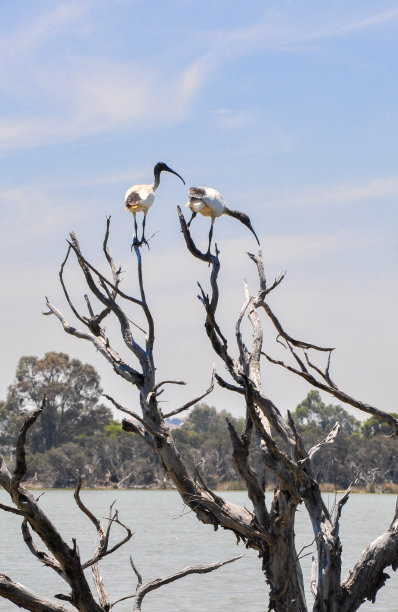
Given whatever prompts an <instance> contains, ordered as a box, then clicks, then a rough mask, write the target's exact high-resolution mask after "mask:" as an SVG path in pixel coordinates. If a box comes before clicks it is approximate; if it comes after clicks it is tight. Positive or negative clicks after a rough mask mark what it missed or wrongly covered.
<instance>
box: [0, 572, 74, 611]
mask: <svg viewBox="0 0 398 612" xmlns="http://www.w3.org/2000/svg"><path fill="white" fill-rule="evenodd" d="M0 596H1V597H5V598H6V599H8V600H9V601H11V602H12V603H13V604H15V605H16V606H18V607H19V608H24V609H25V610H31V612H70V608H65V607H64V606H61V605H60V604H57V603H54V602H52V601H51V600H50V599H47V598H45V597H42V596H41V595H38V594H37V593H35V592H34V591H31V590H30V589H28V588H27V587H25V586H23V585H22V584H19V583H18V582H14V581H13V580H11V578H9V577H8V576H6V575H5V574H0Z"/></svg>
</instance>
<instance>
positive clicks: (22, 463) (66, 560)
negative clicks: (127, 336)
mask: <svg viewBox="0 0 398 612" xmlns="http://www.w3.org/2000/svg"><path fill="white" fill-rule="evenodd" d="M108 235H109V220H108V224H107V233H106V237H105V241H104V253H105V256H106V258H107V260H108V263H109V265H110V267H111V270H112V275H113V277H112V279H113V285H114V286H113V287H111V289H109V288H108V286H106V289H105V293H106V295H107V299H108V300H109V302H110V305H108V306H105V308H103V309H102V310H101V312H100V313H99V315H94V312H93V309H92V306H91V303H90V300H89V298H88V296H85V297H86V303H87V306H88V310H89V313H90V316H89V317H80V315H79V314H78V312H77V311H76V310H75V308H74V307H73V304H72V302H71V300H70V298H69V295H68V293H67V289H66V286H65V284H64V281H63V271H64V267H65V263H66V261H67V259H68V256H69V250H68V254H67V257H66V259H65V261H64V262H63V264H62V266H61V272H60V279H61V284H62V286H63V288H64V292H65V295H66V298H67V300H68V303H69V305H70V306H71V308H72V310H73V312H74V314H75V315H76V316H77V317H78V318H79V320H80V321H81V322H83V323H84V324H85V325H86V326H87V328H88V330H89V335H88V336H87V337H89V338H92V340H93V343H94V344H95V345H96V346H97V347H99V346H100V347H101V348H102V350H103V351H104V352H105V353H106V354H108V355H109V356H110V360H111V362H112V363H114V365H115V370H116V371H117V372H118V373H120V374H121V375H124V376H125V377H127V378H128V379H129V380H135V374H134V370H133V369H132V368H131V369H129V368H124V364H123V363H122V362H121V360H119V363H118V361H117V358H116V355H117V353H116V352H115V351H112V349H111V348H110V347H108V346H107V345H106V339H105V334H104V332H103V329H102V327H101V322H102V321H103V319H105V318H106V317H107V316H108V315H109V314H110V313H111V312H114V310H113V308H114V306H113V305H114V302H115V298H116V297H117V295H118V285H119V282H120V270H117V269H116V267H115V266H114V264H113V260H112V258H111V255H110V252H109V249H108V246H107V242H108ZM75 244H77V243H76V242H75ZM85 269H86V270H88V269H89V268H88V267H87V268H85ZM103 286H105V281H104V282H103ZM133 301H134V300H133ZM138 302H139V303H141V302H140V301H138ZM57 312H58V311H57ZM148 313H149V311H148ZM59 316H60V317H61V320H64V319H63V318H62V317H63V315H60V314H59ZM120 320H121V322H122V323H123V325H124V324H125V323H126V319H125V317H124V315H123V313H121V312H120ZM75 332H76V333H75ZM75 332H73V333H74V335H77V336H78V337H82V336H80V333H79V332H78V331H77V330H75ZM83 337H86V335H85V334H83ZM104 339H105V342H104ZM152 341H153V338H152ZM140 354H141V357H142V355H143V351H142V352H141V353H140ZM142 363H143V364H144V363H146V362H145V361H142ZM138 378H139V380H140V381H141V380H142V381H143V380H144V377H140V376H138ZM213 379H214V375H213V377H212V382H211V386H210V388H209V390H208V391H207V392H206V393H205V394H204V395H203V396H202V397H204V396H205V395H207V394H208V393H210V391H211V390H212V388H213V384H214V380H213ZM166 382H170V381H165V382H164V383H160V384H159V385H158V389H159V388H160V386H162V385H163V384H165V383H166ZM158 392H159V391H158ZM198 399H199V400H200V399H201V397H200V398H198ZM187 407H189V406H185V408H187ZM45 408H46V400H45V398H44V399H43V402H42V405H41V407H40V408H39V409H37V410H36V411H35V412H33V413H32V414H31V415H30V416H28V417H27V418H26V420H25V422H24V424H23V426H22V428H21V431H20V433H19V436H18V439H17V442H16V449H15V458H16V460H15V468H14V471H13V472H11V471H10V470H9V469H8V468H7V466H6V465H5V463H4V461H3V459H2V457H1V456H0V486H1V487H3V488H4V489H5V491H7V493H8V494H9V496H10V502H11V505H7V504H3V503H2V504H0V510H3V511H5V512H9V513H12V514H16V515H18V516H20V517H21V520H22V526H21V530H22V537H23V540H24V542H25V544H26V546H27V548H28V549H29V551H30V552H31V553H32V555H33V556H34V557H36V558H37V559H38V561H39V562H40V563H41V564H42V565H44V566H47V567H48V568H51V569H52V570H54V571H55V572H56V573H57V574H58V575H59V576H60V577H61V578H62V579H63V580H64V581H65V583H66V587H67V591H68V592H67V593H58V594H56V595H54V597H55V599H58V600H60V601H64V602H68V604H71V605H73V607H74V608H75V609H77V610H79V611H80V612H110V610H113V609H114V607H115V606H116V605H117V604H118V603H119V602H120V601H123V600H125V599H132V598H134V602H135V603H134V610H141V605H142V600H143V598H144V597H145V595H147V594H148V593H150V592H151V591H153V590H155V589H158V588H160V587H161V586H163V585H164V584H168V583H170V582H174V581H175V580H179V579H180V578H183V577H184V576H187V575H188V574H194V573H197V574H201V573H207V572H212V571H214V570H216V569H218V568H220V567H222V566H223V565H225V564H227V563H231V562H233V561H236V560H237V559H239V558H240V556H241V555H240V556H238V557H234V558H232V559H227V560H225V561H220V562H217V563H212V564H210V565H203V566H197V567H187V568H184V569H183V570H180V571H179V572H176V573H175V574H173V575H171V576H167V577H165V578H159V579H157V580H154V581H152V582H150V583H148V584H146V585H143V584H142V580H141V581H139V584H138V585H137V588H136V591H135V593H133V594H131V595H127V596H125V597H121V598H120V599H118V600H117V601H115V602H113V603H111V602H110V600H109V597H108V594H107V591H106V588H105V585H104V582H103V579H102V575H101V572H100V567H99V564H100V562H101V560H102V559H104V558H105V557H107V556H108V555H111V554H113V553H115V552H116V551H117V550H118V549H119V548H120V547H122V546H123V545H125V544H126V543H127V542H129V540H130V539H131V537H132V532H131V530H130V529H129V528H128V527H127V526H126V525H124V524H123V523H122V522H121V521H120V519H119V514H118V511H117V510H116V509H114V508H113V504H112V506H111V508H110V510H109V516H108V525H107V527H106V528H105V527H104V526H103V525H102V523H101V521H100V520H99V519H98V518H97V517H96V516H95V515H94V514H93V513H92V512H91V511H90V510H89V509H88V508H87V506H86V505H85V504H84V503H83V501H82V499H81V497H80V490H81V486H82V478H81V476H78V479H77V485H76V489H75V494H74V497H75V501H76V504H77V506H78V507H79V509H80V510H81V511H82V513H83V514H85V515H86V517H87V518H88V519H89V521H91V523H92V524H93V526H94V528H95V530H96V531H97V535H98V546H97V549H96V550H95V551H94V553H93V555H92V556H91V558H89V559H87V560H85V561H83V560H81V558H80V554H79V548H78V544H77V542H76V540H75V539H73V540H72V543H71V545H69V544H68V543H67V542H65V541H64V540H63V539H62V537H61V535H60V533H59V532H58V530H57V528H56V526H55V525H54V524H53V523H52V522H51V521H50V520H49V519H48V517H47V516H46V514H45V513H44V512H43V510H42V509H41V507H40V504H39V500H38V499H35V498H34V496H33V495H32V494H31V493H30V492H29V491H28V490H27V489H26V488H25V487H24V486H23V485H22V484H21V483H22V480H23V478H24V476H25V473H26V468H27V466H26V459H25V442H26V435H27V432H28V430H29V428H30V427H32V426H34V424H35V422H36V421H37V419H38V418H40V415H41V413H42V412H43V410H45ZM114 524H118V525H120V526H121V527H122V528H123V529H124V530H125V536H124V537H123V538H122V539H121V540H120V541H119V542H117V543H116V544H113V545H112V546H110V545H109V540H110V534H111V530H112V527H113V525H114ZM32 532H34V533H35V539H34V538H33V537H32ZM35 540H36V541H35ZM37 540H39V541H41V543H42V544H43V545H44V547H45V549H44V550H42V549H40V548H39V546H38V544H37V543H36V542H37ZM131 563H132V565H133V567H134V564H133V562H132V560H131ZM89 568H91V570H92V574H93V580H94V584H95V587H96V590H97V595H98V601H97V599H96V598H95V597H94V595H93V593H92V592H91V589H90V586H89V584H88V581H87V578H86V576H85V573H84V572H85V570H87V569H89ZM134 571H136V570H134ZM136 573H137V572H136ZM137 576H139V574H137ZM0 596H1V597H4V598H5V599H8V600H9V601H10V602H12V603H13V604H15V605H16V606H18V607H19V608H24V609H25V610H31V611H32V612H68V610H69V611H70V610H71V608H70V607H65V606H64V605H62V604H61V603H58V602H56V601H52V600H50V599H48V598H47V597H43V596H42V595H41V594H39V593H36V592H34V591H32V590H30V589H28V588H27V587H25V586H24V585H22V584H19V583H18V582H15V581H14V580H12V578H10V577H8V576H6V575H5V574H3V573H0Z"/></svg>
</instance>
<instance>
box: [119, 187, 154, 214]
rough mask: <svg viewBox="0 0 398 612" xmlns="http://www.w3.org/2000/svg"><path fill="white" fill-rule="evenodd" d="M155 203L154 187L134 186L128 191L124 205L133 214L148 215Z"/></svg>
mask: <svg viewBox="0 0 398 612" xmlns="http://www.w3.org/2000/svg"><path fill="white" fill-rule="evenodd" d="M154 201H155V190H154V188H153V185H133V187H130V189H128V190H127V191H126V195H125V198H124V203H125V206H126V208H127V210H129V211H130V212H132V213H137V212H144V213H146V212H147V211H148V210H149V209H150V208H151V206H152V204H153V203H154Z"/></svg>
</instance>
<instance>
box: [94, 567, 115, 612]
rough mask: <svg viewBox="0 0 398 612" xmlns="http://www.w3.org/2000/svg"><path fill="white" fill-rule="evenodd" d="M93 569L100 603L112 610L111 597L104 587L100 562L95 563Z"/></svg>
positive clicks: (104, 607) (106, 608)
mask: <svg viewBox="0 0 398 612" xmlns="http://www.w3.org/2000/svg"><path fill="white" fill-rule="evenodd" d="M91 570H92V572H93V580H94V584H95V588H96V589H97V593H98V597H99V601H100V605H101V606H102V608H103V609H104V610H110V609H111V607H110V601H109V597H108V594H107V592H106V590H105V587H104V581H103V579H102V576H101V572H100V570H99V566H98V563H94V564H93V565H92V567H91Z"/></svg>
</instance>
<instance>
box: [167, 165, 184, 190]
mask: <svg viewBox="0 0 398 612" xmlns="http://www.w3.org/2000/svg"><path fill="white" fill-rule="evenodd" d="M162 170H166V172H171V174H175V175H176V176H178V178H179V179H181V180H182V182H183V183H184V185H185V181H184V179H183V178H182V176H180V175H179V174H178V172H175V170H172V169H171V168H169V166H166V164H165V167H164V168H162Z"/></svg>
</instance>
